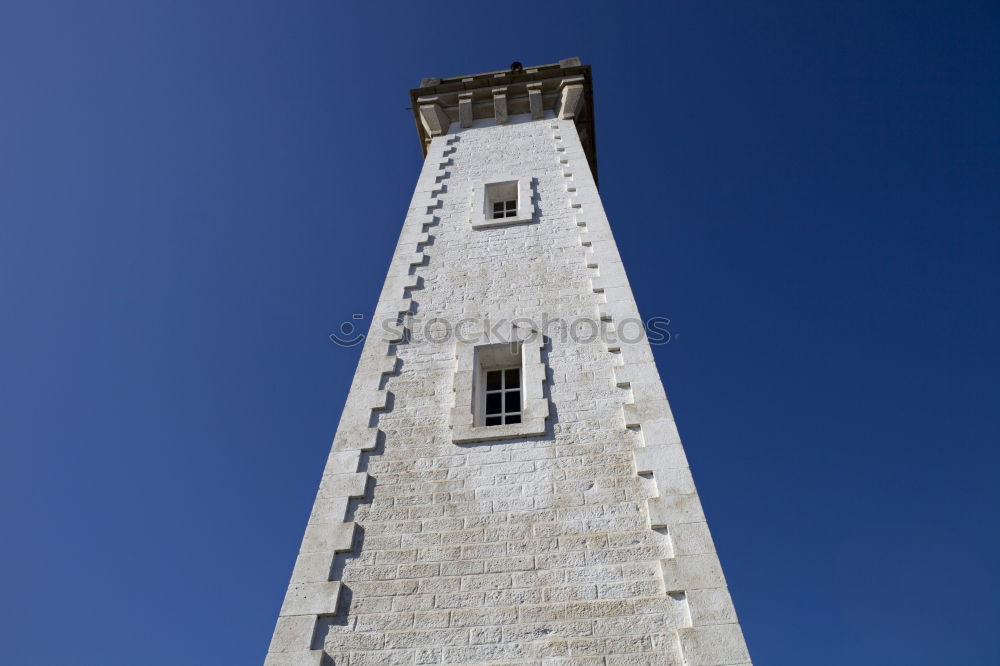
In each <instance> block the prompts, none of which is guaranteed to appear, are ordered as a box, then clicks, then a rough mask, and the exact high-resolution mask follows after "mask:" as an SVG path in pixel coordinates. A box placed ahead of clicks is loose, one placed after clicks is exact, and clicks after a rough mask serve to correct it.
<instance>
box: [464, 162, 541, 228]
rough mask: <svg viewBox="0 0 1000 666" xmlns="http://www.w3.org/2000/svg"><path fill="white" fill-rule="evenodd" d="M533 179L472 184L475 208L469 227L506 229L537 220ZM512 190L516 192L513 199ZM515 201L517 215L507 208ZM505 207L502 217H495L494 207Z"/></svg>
mask: <svg viewBox="0 0 1000 666" xmlns="http://www.w3.org/2000/svg"><path fill="white" fill-rule="evenodd" d="M530 183H531V179H530V178H516V177H514V176H509V175H504V176H497V177H495V178H491V179H490V180H488V181H480V180H477V181H474V182H473V183H472V207H471V211H470V215H469V223H470V224H471V225H472V228H473V229H491V228H494V227H506V226H510V225H512V224H530V223H532V222H533V221H534V220H535V218H536V217H537V210H536V207H535V201H534V199H533V198H532V196H531V187H530ZM511 189H513V191H514V192H516V195H515V196H514V198H511V196H510V194H511ZM511 201H514V202H515V204H514V214H513V215H511V214H510V211H509V210H508V209H507V208H506V204H507V203H509V202H511ZM497 203H503V204H505V207H504V215H503V217H494V208H493V206H494V204H497Z"/></svg>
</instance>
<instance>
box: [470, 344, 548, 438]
mask: <svg viewBox="0 0 1000 666" xmlns="http://www.w3.org/2000/svg"><path fill="white" fill-rule="evenodd" d="M513 331H514V332H513V334H512V336H511V339H510V340H501V341H491V340H485V339H481V340H477V341H475V342H465V341H459V342H456V343H455V356H456V361H457V368H456V372H455V384H454V390H455V407H454V409H452V410H451V427H452V438H451V439H452V441H453V442H454V443H456V444H466V443H471V442H485V441H491V440H500V439H520V438H524V437H538V436H540V435H544V434H545V420H546V419H547V418H548V417H549V401H548V399H547V398H546V397H545V391H544V387H543V385H544V383H545V363H544V362H543V361H542V346H543V345H544V341H543V339H542V336H541V335H539V334H538V333H536V332H534V331H531V330H530V329H518V328H515V329H513ZM498 346H507V348H508V349H509V350H512V351H513V353H512V354H511V356H512V357H513V358H515V359H519V360H520V367H521V422H520V423H505V424H502V425H491V426H488V425H485V410H486V399H485V397H486V390H485V385H486V372H487V371H489V370H495V369H499V368H500V367H510V365H509V364H507V365H505V366H498V365H496V364H493V363H491V362H490V361H489V359H490V357H495V356H496V354H495V353H494V350H496V348H497V347H498ZM507 353H508V354H510V353H511V352H510V351H508V352H507ZM484 360H486V361H487V362H486V363H484Z"/></svg>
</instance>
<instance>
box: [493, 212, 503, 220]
mask: <svg viewBox="0 0 1000 666" xmlns="http://www.w3.org/2000/svg"><path fill="white" fill-rule="evenodd" d="M503 216H504V213H503V211H500V212H497V213H493V219H494V220H496V219H498V218H501V217H503Z"/></svg>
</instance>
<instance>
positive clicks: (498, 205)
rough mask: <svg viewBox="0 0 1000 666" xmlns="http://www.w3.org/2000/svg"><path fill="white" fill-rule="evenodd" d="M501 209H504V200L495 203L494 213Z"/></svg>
mask: <svg viewBox="0 0 1000 666" xmlns="http://www.w3.org/2000/svg"><path fill="white" fill-rule="evenodd" d="M501 210H503V202H502V201H498V202H496V203H495V204H493V212H494V213H496V212H497V211H501Z"/></svg>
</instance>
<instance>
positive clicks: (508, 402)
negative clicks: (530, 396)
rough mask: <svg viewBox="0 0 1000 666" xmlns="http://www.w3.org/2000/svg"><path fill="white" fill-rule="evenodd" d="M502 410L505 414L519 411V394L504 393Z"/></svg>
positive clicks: (515, 392) (516, 392)
mask: <svg viewBox="0 0 1000 666" xmlns="http://www.w3.org/2000/svg"><path fill="white" fill-rule="evenodd" d="M503 410H504V411H505V412H519V411H521V392H520V391H507V392H506V393H504V399H503Z"/></svg>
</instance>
